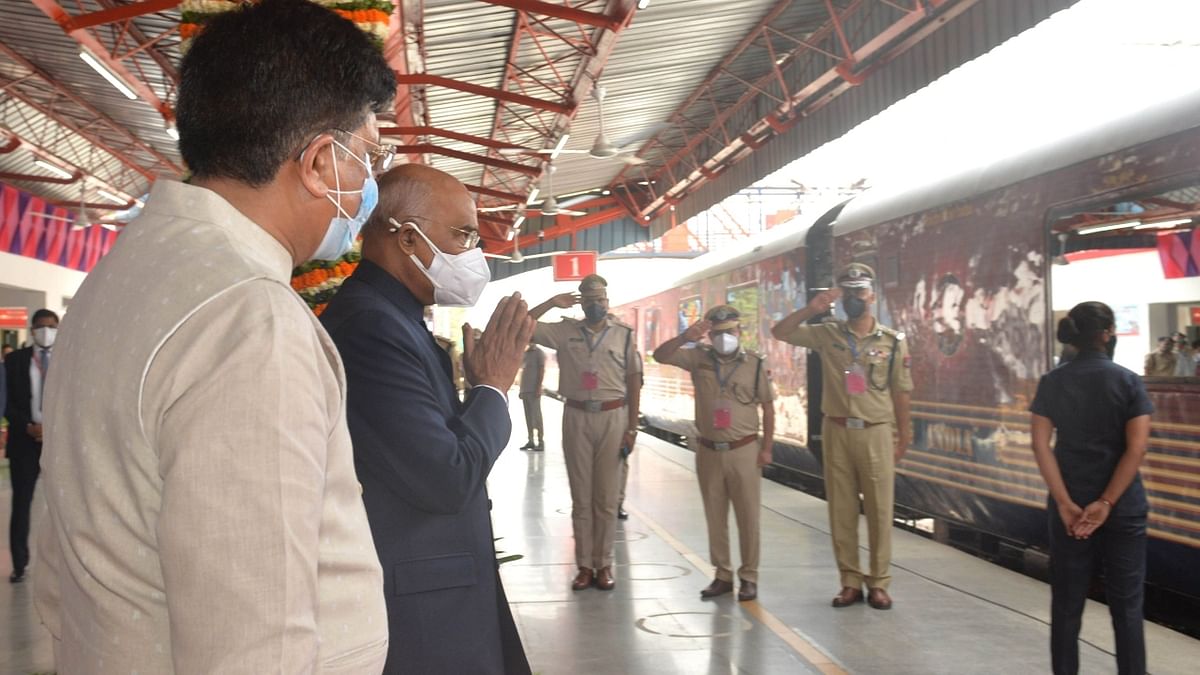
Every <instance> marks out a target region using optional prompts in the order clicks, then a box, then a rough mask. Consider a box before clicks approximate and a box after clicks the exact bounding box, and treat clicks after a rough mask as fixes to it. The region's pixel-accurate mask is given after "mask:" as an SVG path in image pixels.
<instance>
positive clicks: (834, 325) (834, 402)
mask: <svg viewBox="0 0 1200 675" xmlns="http://www.w3.org/2000/svg"><path fill="white" fill-rule="evenodd" d="M783 341H784V342H787V343H789V344H793V345H797V346H800V347H808V348H809V349H811V350H813V351H815V352H817V353H818V354H820V355H821V381H822V387H821V412H822V413H824V414H825V415H827V416H830V417H857V418H860V419H862V420H865V421H866V422H868V423H870V424H880V423H883V422H895V421H896V414H895V410H894V408H893V406H892V392H893V391H912V388H913V383H912V373H911V372H910V368H909V366H910V361H909V358H908V343H907V342H906V341H905V340H904V338H903V336H902V335H901V334H900V333H898V332H897V331H895V330H892V329H891V328H888V327H887V326H883V325H880V324H879V322H876V323H875V329H874V330H873V331H871V333H870V334H869V335H867V336H866V337H862V338H856V337H854V335H853V334H851V333H850V329H849V327H847V325H846V322H845V321H827V322H825V323H818V324H802V325H799V326H797V327H796V328H795V330H793V331H792V332H791V333H790V334H788V335H785V336H783ZM893 351H894V352H895V354H894V355H893ZM855 364H857V365H858V368H857V369H856V368H855V367H854V366H855ZM848 372H861V374H862V376H863V378H865V383H864V384H865V387H864V391H863V392H862V393H859V394H851V393H850V392H849V391H848V389H847V384H848V382H847V380H848V379H849V378H848V376H847V373H848ZM889 373H890V374H889Z"/></svg>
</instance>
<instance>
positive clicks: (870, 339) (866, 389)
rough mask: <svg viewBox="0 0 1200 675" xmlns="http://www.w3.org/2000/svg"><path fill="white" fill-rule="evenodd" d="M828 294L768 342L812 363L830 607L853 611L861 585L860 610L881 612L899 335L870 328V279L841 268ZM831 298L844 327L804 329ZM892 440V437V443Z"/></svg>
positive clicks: (900, 362) (900, 414)
mask: <svg viewBox="0 0 1200 675" xmlns="http://www.w3.org/2000/svg"><path fill="white" fill-rule="evenodd" d="M837 284H838V288H837V289H834V290H830V291H824V292H822V293H818V294H817V295H816V296H815V297H814V298H813V299H812V301H810V302H809V303H808V306H807V307H805V308H804V309H802V310H800V311H798V312H795V313H793V314H791V315H790V316H788V317H787V318H785V319H784V320H782V321H780V322H779V323H777V324H775V327H774V328H772V329H771V334H772V335H774V336H775V337H776V338H777V339H779V340H783V341H784V342H788V343H790V344H794V345H799V346H801V347H808V348H809V349H811V350H813V351H815V352H817V353H818V354H820V356H821V380H822V388H821V391H822V398H821V412H822V413H823V414H824V415H825V420H824V422H823V423H822V425H821V434H822V438H823V439H824V464H825V493H826V499H827V501H828V503H829V521H830V529H831V530H832V531H833V553H834V556H835V557H836V558H837V564H838V572H839V573H840V575H841V582H842V590H841V592H840V593H838V595H837V597H835V598H834V599H833V606H834V607H847V606H849V605H852V604H854V603H856V602H859V601H861V600H862V599H863V592H862V586H863V584H864V582H865V583H866V586H867V588H868V594H867V602H868V603H869V604H870V605H871V606H872V607H874V608H875V609H890V608H891V606H892V599H891V596H889V595H888V592H887V588H888V585H889V583H890V581H891V574H890V573H889V571H888V568H889V566H890V564H891V557H892V512H893V506H894V504H893V494H894V480H895V462H898V461H900V458H901V457H902V456H903V455H904V451H905V450H906V449H907V448H908V439H909V436H910V433H911V429H912V427H911V420H910V417H909V410H908V397H909V392H910V391H912V386H913V385H912V376H911V374H910V372H909V365H910V362H909V357H908V346H907V343H906V342H905V341H904V334H903V333H899V332H897V331H894V330H892V329H891V328H888V327H886V326H882V325H880V324H879V322H878V321H876V320H875V317H874V316H872V315H871V306H872V304H873V303H874V302H875V290H874V284H875V272H874V270H872V269H871V268H870V267H868V266H866V265H863V264H862V263H850V264H849V265H847V266H846V267H845V268H843V269H842V270H841V272H840V273H839V274H838V276H837ZM839 297H840V298H841V305H842V309H843V310H844V311H845V313H846V316H847V317H849V320H847V321H832V320H830V321H826V322H824V323H818V324H805V323H804V322H805V321H807V320H809V319H811V318H813V317H816V316H820V315H822V314H824V313H826V312H828V311H829V308H830V307H831V306H832V305H833V302H834V301H835V300H837V299H838V298H839ZM893 430H898V434H897V435H896V437H895V438H893ZM860 493H861V494H862V499H863V506H864V510H865V513H866V516H867V536H868V540H869V542H870V547H871V565H870V570H869V572H868V573H867V574H863V572H862V570H861V568H860V567H859V564H858V511H859V501H858V495H859V494H860Z"/></svg>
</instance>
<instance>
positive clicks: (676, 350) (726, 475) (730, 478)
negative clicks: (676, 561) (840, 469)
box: [654, 305, 775, 601]
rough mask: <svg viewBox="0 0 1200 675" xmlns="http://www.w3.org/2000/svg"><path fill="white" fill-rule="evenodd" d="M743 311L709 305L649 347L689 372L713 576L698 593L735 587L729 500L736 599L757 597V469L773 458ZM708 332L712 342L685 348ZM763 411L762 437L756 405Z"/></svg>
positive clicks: (758, 360)
mask: <svg viewBox="0 0 1200 675" xmlns="http://www.w3.org/2000/svg"><path fill="white" fill-rule="evenodd" d="M740 319H741V314H740V313H739V312H738V310H737V309H736V308H734V307H732V306H730V305H718V306H716V307H713V308H712V309H710V310H709V311H708V314H706V315H705V317H704V320H703V321H699V322H697V323H694V324H692V325H691V326H689V327H688V329H687V330H686V331H684V332H683V334H681V335H679V336H678V337H675V338H672V339H670V340H668V341H666V342H664V343H663V344H662V345H660V346H659V347H658V349H655V350H654V360H655V361H658V362H659V363H665V364H667V365H671V366H678V367H680V368H683V369H684V370H686V371H688V372H689V373H691V375H692V384H693V385H694V389H695V391H696V428H697V430H699V432H700V436H699V438H697V439H696V441H697V443H698V445H699V447H697V448H695V450H696V478H697V479H698V481H699V483H700V496H701V498H703V500H704V519H705V521H706V522H707V523H708V550H709V556H710V560H711V562H712V564H713V567H715V568H716V578H714V579H713V582H712V583H711V584H709V585H708V587H707V588H705V589H704V590H702V591H700V597H702V598H715V597H717V596H719V595H724V594H726V593H729V592H731V591H732V590H733V561H732V558H731V557H730V555H729V506H730V504H731V503H732V504H733V515H734V517H735V518H736V519H737V529H738V543H739V544H741V549H742V550H741V555H742V566H741V567H739V568H738V571H737V576H738V579H740V580H741V588H740V589H739V590H738V600H742V601H747V600H754V599H755V598H757V597H758V560H759V527H758V524H759V512H760V511H761V509H762V499H761V494H762V467H764V466H766V465H768V464H770V463H771V448H772V447H773V446H774V443H775V441H774V438H775V407H774V405H773V403H772V401H773V400H774V398H775V395H774V392H773V391H772V388H771V378H770V376H769V375H768V374H767V368H766V364H765V362H764V358H763V357H762V356H760V355H758V354H755V353H753V352H748V351H746V350H745V349H743V348H742V346H741V342H740V340H741V335H742V327H741V323H740V321H739V320H740ZM706 334H707V335H708V339H709V341H710V343H711V344H710V345H697V346H695V347H693V348H686V347H685V346H684V345H686V344H688V343H695V342H697V341H698V340H700V339H701V338H702V337H704V336H705V335H706ZM760 408H761V409H762V427H761V429H762V436H761V437H760V436H759V418H758V411H759V409H760Z"/></svg>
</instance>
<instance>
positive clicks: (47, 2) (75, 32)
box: [30, 0, 179, 121]
mask: <svg viewBox="0 0 1200 675" xmlns="http://www.w3.org/2000/svg"><path fill="white" fill-rule="evenodd" d="M30 2H32V3H33V5H34V6H35V7H37V8H38V9H40V10H41V11H42V13H44V14H45V15H46V16H48V17H50V19H51V20H52V21H54V22H55V23H57V24H58V25H59V26H60V27H61V28H62V29H63V32H64V33H66V34H67V35H68V36H69V37H71V38H72V39H73V40H75V41H76V42H77V43H78V44H79V46H80V48H81V49H82V50H85V51H87V52H89V53H91V55H92V56H93V57H94V58H95V59H96V60H98V61H100V62H101V63H102V64H103V65H104V66H105V67H106V68H108V69H109V70H110V71H111V72H112V73H114V74H115V75H116V76H117V77H118V78H120V79H121V80H123V81H124V83H125V84H126V85H127V86H129V88H130V89H132V90H133V91H134V92H135V93H136V94H137V95H138V97H139V98H141V99H142V100H144V101H145V102H146V103H148V104H150V106H151V107H152V108H154V109H155V110H157V111H158V112H159V113H160V114H161V115H162V116H163V120H164V121H170V120H172V119H174V112H173V110H172V107H171V105H170V103H169V102H170V101H173V100H174V99H175V89H176V87H178V85H179V73H178V71H177V70H176V68H175V66H174V63H173V62H172V61H171V59H170V58H169V57H168V56H167V55H166V54H165V53H164V52H163V51H162V49H163V48H165V47H168V46H171V45H175V46H177V45H178V43H179V33H178V28H177V27H176V26H174V25H172V26H171V28H169V29H167V30H165V31H163V32H162V33H159V34H157V35H148V34H146V33H145V32H144V31H143V30H142V29H141V28H140V27H139V26H138V25H137V24H136V23H135V22H136V19H137V17H139V16H144V15H146V14H153V13H156V12H162V11H165V10H167V9H171V8H172V7H174V6H176V5H178V4H179V3H178V2H172V1H171V0H145V1H144V2H139V3H136V4H130V5H119V4H117V3H116V2H114V1H113V0H99V3H100V4H101V5H102V6H104V7H105V9H103V10H100V11H98V12H88V11H86V10H85V8H84V4H83V0H70V2H71V3H72V4H73V5H74V8H75V9H76V10H77V11H76V13H75V14H71V13H69V12H68V11H67V10H66V9H64V8H63V7H62V6H61V5H60V4H59V3H58V1H57V0H30Z"/></svg>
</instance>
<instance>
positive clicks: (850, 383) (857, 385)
mask: <svg viewBox="0 0 1200 675" xmlns="http://www.w3.org/2000/svg"><path fill="white" fill-rule="evenodd" d="M846 342H847V344H849V346H850V357H851V358H852V359H853V362H852V363H851V364H850V368H849V369H847V370H846V393H847V394H850V395H851V396H858V395H859V394H865V393H866V391H867V375H866V373H865V372H863V367H862V364H860V363H859V362H858V338H856V337H855V336H854V333H851V332H850V331H849V330H847V331H846Z"/></svg>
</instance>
